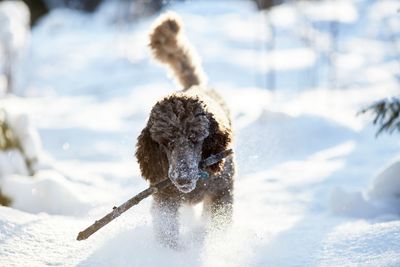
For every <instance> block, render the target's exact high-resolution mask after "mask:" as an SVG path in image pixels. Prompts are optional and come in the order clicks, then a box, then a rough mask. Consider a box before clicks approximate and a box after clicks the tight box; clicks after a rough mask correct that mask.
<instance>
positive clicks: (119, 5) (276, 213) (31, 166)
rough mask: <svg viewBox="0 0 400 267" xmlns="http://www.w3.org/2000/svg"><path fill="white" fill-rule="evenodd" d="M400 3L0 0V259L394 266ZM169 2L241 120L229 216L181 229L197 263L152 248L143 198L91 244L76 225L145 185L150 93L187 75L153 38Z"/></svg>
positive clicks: (212, 81)
mask: <svg viewBox="0 0 400 267" xmlns="http://www.w3.org/2000/svg"><path fill="white" fill-rule="evenodd" d="M399 9H400V3H399V1H398V0H309V1H308V0H301V1H300V0H299V1H297V0H287V1H284V0H221V1H220V0H218V1H212V0H181V1H178V0H177V1H166V0H109V1H106V0H103V1H102V0H26V1H17V0H15V1H0V192H1V193H0V204H2V205H5V206H9V207H11V208H3V207H0V229H1V233H2V234H3V233H4V234H3V235H0V241H3V243H2V247H4V248H5V249H2V250H1V251H0V265H2V264H1V263H2V260H5V262H6V263H7V264H8V265H10V263H15V265H18V266H21V265H23V263H26V262H30V263H36V264H37V265H38V266H42V265H55V264H60V263H65V262H67V263H71V264H70V265H73V266H75V265H79V264H81V265H82V266H88V265H89V266H90V265H92V266H132V262H135V264H137V265H136V266H152V265H160V264H162V265H163V266H166V265H165V264H166V262H168V263H170V266H174V267H176V266H188V265H191V266H293V262H296V263H299V265H298V266H347V265H351V264H353V265H360V266H361V265H362V266H399V265H400V254H399V253H400V252H399V250H398V249H397V248H398V229H399V227H400V223H399V221H400V220H399V214H400V198H399V196H400V179H399V177H400V176H399V175H398V174H399V172H400V160H399V151H400V142H399V138H398V137H399V135H398V134H399V133H398V130H399V129H400V120H399V115H400V102H399V101H398V95H399V86H400V13H399ZM167 11H173V12H176V13H178V14H179V15H180V16H181V17H182V21H183V22H184V29H185V35H186V36H187V37H188V39H189V41H190V42H191V43H192V45H193V46H194V47H195V48H196V50H197V52H198V56H199V58H200V59H201V62H202V65H203V68H204V71H205V73H206V74H207V76H208V84H209V86H211V87H214V88H216V89H217V91H218V92H220V93H221V94H222V96H223V97H224V99H225V100H226V101H227V103H228V105H229V106H230V108H231V111H232V116H233V120H234V127H235V137H236V141H235V147H234V150H235V153H236V158H237V163H238V176H237V182H236V183H237V184H236V188H235V198H236V202H235V203H237V204H236V206H235V224H236V226H235V227H236V228H235V227H234V228H233V231H234V232H233V233H232V235H231V239H228V241H226V240H222V241H221V240H219V241H218V240H208V241H207V240H206V241H205V243H204V244H206V245H205V248H203V247H202V245H198V244H197V245H196V244H192V243H195V242H194V241H193V240H192V239H191V234H190V233H191V232H190V231H187V232H185V233H186V237H185V239H184V240H185V241H186V242H187V243H188V244H189V247H190V249H189V252H188V253H187V254H185V255H186V256H188V257H187V258H188V259H189V261H190V264H188V263H187V262H182V261H181V257H180V256H177V255H176V254H175V253H173V252H165V251H164V252H163V253H160V252H159V251H158V250H157V244H156V243H155V241H154V240H153V239H152V233H151V230H150V229H151V220H150V219H149V213H148V210H149V205H150V204H149V203H150V202H144V203H143V204H141V205H142V206H140V207H138V208H135V211H134V212H131V213H126V215H124V216H121V219H120V220H119V221H116V222H115V224H114V225H115V228H113V227H110V228H109V229H110V230H107V229H105V230H104V232H103V234H101V233H99V237H98V239H94V241H93V243H91V244H92V245H88V243H86V245H85V244H84V245H82V243H79V244H77V243H76V242H75V243H74V242H72V241H71V238H70V236H71V233H70V232H68V231H71V229H72V230H73V231H78V230H81V229H80V228H81V227H83V226H87V225H88V223H89V222H91V221H92V220H93V219H94V218H97V217H99V216H102V215H103V214H104V213H105V212H107V211H108V210H109V208H110V207H112V206H113V205H115V204H116V203H122V202H123V201H125V200H126V199H128V198H130V197H131V196H132V195H133V194H134V193H136V192H139V191H140V190H142V189H144V188H146V187H147V184H146V182H145V181H143V180H142V179H141V177H140V172H139V168H138V166H137V163H136V159H135V157H134V152H135V144H136V137H137V136H138V134H139V132H140V131H141V129H142V128H143V127H144V125H145V124H146V121H147V119H148V114H149V112H150V109H151V107H152V106H153V105H154V103H155V102H156V101H157V100H158V99H160V98H161V97H163V96H165V95H167V94H169V93H171V92H174V91H176V90H179V89H180V88H179V86H178V85H177V84H176V83H174V81H173V80H172V79H171V77H170V75H169V74H168V71H167V70H166V69H165V68H164V67H163V66H161V65H160V64H158V63H156V62H155V61H154V60H153V59H152V58H151V54H150V52H149V48H148V32H149V29H150V28H151V26H152V24H153V22H154V21H155V19H156V18H157V17H158V16H159V15H160V14H161V13H163V12H167ZM21 211H22V213H21ZM21 214H22V215H21ZM21 218H24V219H21ZM185 218H186V217H185ZM186 221H187V222H189V223H188V224H189V225H190V222H191V221H190V220H186ZM28 222H29V223H28ZM149 225H150V226H149ZM188 228H190V227H188ZM49 229H50V231H52V233H53V234H54V236H56V238H54V239H49V237H48V236H49V235H48V234H47V232H48V231H49ZM59 229H62V230H59ZM68 229H69V230H68ZM111 229H114V230H111ZM115 229H117V230H115ZM185 229H186V228H185ZM354 229H357V231H355V230H354ZM28 233H29V236H28ZM396 238H397V239H396ZM133 239H134V240H135V242H132V240H133ZM32 242H35V243H36V242H37V243H39V244H41V245H40V246H32ZM44 243H46V244H47V243H48V244H49V246H47V247H46V246H42V244H44ZM202 244H203V243H202ZM207 245H210V248H207ZM116 248H118V249H116ZM133 250H134V251H133ZM239 252H240V253H239ZM16 255H17V256H16ZM221 255H223V256H222V257H221ZM50 256H51V257H50ZM250 263H251V264H250ZM11 265H12V264H11ZM33 265H35V264H33Z"/></svg>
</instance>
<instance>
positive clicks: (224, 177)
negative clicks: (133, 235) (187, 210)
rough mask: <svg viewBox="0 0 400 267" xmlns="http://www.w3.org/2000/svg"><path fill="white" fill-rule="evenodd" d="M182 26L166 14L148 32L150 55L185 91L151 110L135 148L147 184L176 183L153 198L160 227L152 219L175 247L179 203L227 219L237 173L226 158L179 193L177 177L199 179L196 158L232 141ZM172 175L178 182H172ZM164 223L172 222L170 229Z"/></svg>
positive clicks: (226, 120) (219, 103) (219, 102)
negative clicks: (199, 204)
mask: <svg viewBox="0 0 400 267" xmlns="http://www.w3.org/2000/svg"><path fill="white" fill-rule="evenodd" d="M181 28H182V26H181V24H180V20H179V18H178V17H177V16H176V15H173V14H168V15H166V16H163V17H161V19H159V20H158V22H157V24H156V26H155V27H154V28H153V30H152V32H151V33H150V47H151V49H152V51H153V55H154V57H155V58H156V59H158V60H159V61H161V62H163V63H165V64H166V65H168V66H169V67H170V68H171V69H172V71H173V73H174V75H175V77H176V78H177V80H178V81H179V82H180V84H181V85H182V86H183V88H184V90H183V91H180V92H175V93H173V94H171V95H168V96H166V97H164V98H162V99H161V100H160V101H158V102H157V103H156V104H155V105H154V106H153V108H152V110H151V112H150V116H149V119H148V122H147V125H146V127H145V128H144V129H143V130H142V132H141V134H140V136H139V137H138V143H137V150H136V156H137V159H138V162H139V166H140V170H141V172H142V175H143V177H144V178H145V179H147V180H148V181H149V182H150V184H155V183H157V182H159V181H161V180H164V179H165V178H167V177H169V178H170V179H171V180H172V181H173V182H174V184H175V185H177V186H171V187H168V188H167V189H165V190H163V191H161V192H158V193H157V194H155V195H154V203H153V211H155V212H154V217H157V218H159V217H161V223H157V220H155V227H156V229H158V230H157V234H158V235H159V236H160V237H161V240H164V241H165V242H166V243H167V244H168V245H171V243H172V244H174V242H175V241H174V240H176V235H177V233H178V232H179V231H178V230H177V229H178V228H177V225H178V223H177V209H178V208H179V206H180V204H181V203H183V202H190V203H196V202H198V201H202V200H203V201H204V205H205V208H204V210H205V212H210V213H211V215H212V216H211V217H217V214H221V211H224V212H223V213H224V214H225V216H226V217H227V218H228V220H230V216H231V213H232V201H233V176H234V171H235V167H234V159H233V157H232V156H230V157H228V158H226V159H225V160H223V161H220V162H218V163H216V164H214V165H213V166H210V167H209V168H208V169H207V171H208V172H209V174H210V178H209V179H207V180H206V181H200V180H197V179H195V180H196V181H195V183H196V184H195V188H194V189H192V191H190V192H182V190H180V189H179V179H180V178H181V177H180V176H185V177H186V176H188V177H186V178H187V179H186V180H185V181H187V180H191V176H190V175H189V174H186V172H188V173H193V174H192V176H195V175H197V173H196V171H197V170H198V163H199V161H200V160H202V159H205V158H207V157H209V156H210V155H211V154H216V153H218V152H221V151H222V150H225V149H227V148H229V147H231V146H232V141H233V140H232V139H233V138H232V125H231V119H230V114H229V110H228V108H227V106H226V105H225V103H224V101H223V99H222V98H221V97H220V96H219V95H218V94H217V93H216V92H215V91H214V90H212V89H210V88H207V87H205V86H204V85H201V84H202V82H203V78H202V75H201V73H202V71H201V67H200V65H199V63H198V61H195V60H193V57H194V56H193V53H194V51H193V49H191V48H189V44H188V43H187V42H185V41H184V38H183V37H182V36H181V32H182V30H181ZM182 170H183V171H182ZM175 176H177V177H176V180H175V179H172V178H173V177H175ZM189 176H190V177H189ZM192 180H193V179H192ZM161 210H162V212H161ZM167 221H169V222H170V224H171V225H170V226H169V227H168V228H166V226H165V225H168V223H166V222H167Z"/></svg>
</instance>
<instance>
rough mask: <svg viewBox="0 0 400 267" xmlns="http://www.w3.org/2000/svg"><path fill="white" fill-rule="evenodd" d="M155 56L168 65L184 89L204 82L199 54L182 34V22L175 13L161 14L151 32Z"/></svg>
mask: <svg viewBox="0 0 400 267" xmlns="http://www.w3.org/2000/svg"><path fill="white" fill-rule="evenodd" d="M150 47H151V50H152V52H153V56H154V57H155V58H156V59H157V60H159V61H160V62H162V63H164V64H166V65H168V66H169V67H170V68H171V70H172V72H173V74H174V76H175V78H176V79H177V80H178V82H179V83H180V84H181V85H182V86H183V88H184V90H186V89H189V88H190V87H191V86H193V85H199V84H202V83H203V82H204V81H203V77H204V75H203V74H202V73H203V72H202V70H201V65H200V63H199V61H198V60H196V59H197V56H196V54H195V52H194V50H193V48H191V46H190V44H189V43H188V41H186V40H185V39H184V38H183V36H182V23H181V22H180V19H179V17H178V16H177V15H176V14H174V13H167V14H166V15H163V16H161V17H160V18H159V19H158V20H157V22H156V24H155V27H154V28H153V30H152V31H151V33H150Z"/></svg>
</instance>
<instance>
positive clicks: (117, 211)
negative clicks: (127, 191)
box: [76, 149, 233, 241]
mask: <svg viewBox="0 0 400 267" xmlns="http://www.w3.org/2000/svg"><path fill="white" fill-rule="evenodd" d="M232 153H233V151H232V149H227V150H224V151H222V152H220V153H218V154H215V155H211V156H210V157H208V158H206V159H204V160H202V161H201V162H200V167H201V168H204V167H207V166H211V165H213V164H215V163H217V162H218V161H221V160H222V159H224V158H226V157H227V156H229V155H231V154H232ZM171 184H172V183H171V180H170V179H169V178H167V179H165V180H162V181H161V182H159V183H157V184H155V185H153V186H150V187H149V188H147V189H146V190H144V191H142V192H140V193H139V194H137V195H136V196H134V197H132V198H131V199H129V200H128V201H126V202H125V203H123V204H122V205H121V206H119V207H114V208H113V210H112V211H111V212H110V213H108V214H107V215H106V216H104V217H103V218H101V219H100V220H98V221H95V222H94V223H93V224H92V225H90V226H89V227H88V228H86V229H85V230H83V231H81V232H79V234H78V237H77V238H76V239H77V240H79V241H80V240H85V239H87V238H88V237H89V236H91V235H92V234H94V233H95V232H97V231H98V230H100V229H101V228H102V227H103V226H105V225H106V224H108V223H109V222H111V221H112V220H114V219H115V218H117V217H119V216H120V215H121V214H122V213H124V212H125V211H127V210H128V209H130V208H131V207H132V206H134V205H137V204H139V202H140V201H142V200H143V199H145V198H147V197H148V196H150V195H152V194H154V193H156V192H158V191H160V190H163V189H164V188H166V187H168V186H170V185H171Z"/></svg>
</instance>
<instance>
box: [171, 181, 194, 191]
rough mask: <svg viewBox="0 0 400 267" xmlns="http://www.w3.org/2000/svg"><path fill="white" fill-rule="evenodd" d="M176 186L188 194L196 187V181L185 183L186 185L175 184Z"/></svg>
mask: <svg viewBox="0 0 400 267" xmlns="http://www.w3.org/2000/svg"><path fill="white" fill-rule="evenodd" d="M175 186H176V188H178V190H179V191H180V192H182V193H185V194H187V193H190V192H192V191H193V190H194V189H195V188H196V183H195V182H192V183H189V184H185V185H175Z"/></svg>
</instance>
